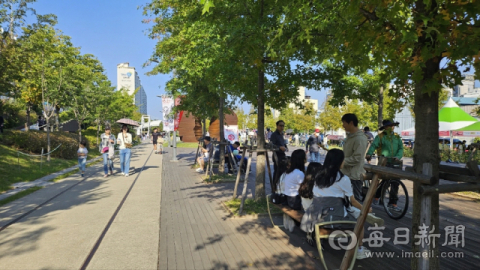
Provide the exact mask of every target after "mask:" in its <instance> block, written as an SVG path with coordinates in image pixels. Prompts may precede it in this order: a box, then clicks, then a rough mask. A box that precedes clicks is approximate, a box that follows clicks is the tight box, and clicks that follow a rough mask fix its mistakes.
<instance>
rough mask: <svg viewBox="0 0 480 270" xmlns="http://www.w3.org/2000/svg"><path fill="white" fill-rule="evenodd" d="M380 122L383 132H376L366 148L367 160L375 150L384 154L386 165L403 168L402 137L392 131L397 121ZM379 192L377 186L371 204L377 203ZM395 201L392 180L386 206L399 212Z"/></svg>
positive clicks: (396, 189)
mask: <svg viewBox="0 0 480 270" xmlns="http://www.w3.org/2000/svg"><path fill="white" fill-rule="evenodd" d="M382 124H383V126H382V127H380V130H383V132H382V133H380V134H378V135H377V136H376V137H375V139H374V140H373V143H372V144H371V145H370V148H369V149H368V152H367V156H366V158H367V160H371V158H372V154H373V152H374V151H375V150H377V155H378V156H379V157H380V156H384V157H386V158H387V167H391V168H396V169H400V170H402V169H403V168H402V166H401V161H400V160H401V159H402V157H403V143H402V138H401V137H400V135H398V134H397V133H395V132H394V131H393V129H394V127H395V126H398V125H399V123H398V122H396V123H394V122H391V121H390V120H384V121H383V122H382ZM399 165H400V166H399ZM383 184H384V181H382V182H381V183H380V185H383ZM380 193H381V188H378V189H377V193H376V194H375V200H374V201H373V204H378V203H379V198H380V195H381V194H380ZM397 201H398V183H394V182H392V184H391V188H390V196H389V202H388V207H389V208H390V209H392V210H393V211H397V212H400V211H402V209H400V208H399V207H398V206H397Z"/></svg>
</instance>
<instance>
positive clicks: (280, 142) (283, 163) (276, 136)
mask: <svg viewBox="0 0 480 270" xmlns="http://www.w3.org/2000/svg"><path fill="white" fill-rule="evenodd" d="M284 129H285V122H284V121H283V120H279V121H277V130H275V132H273V133H272V135H271V136H270V142H271V143H272V144H273V145H275V146H277V147H278V151H276V152H275V154H274V155H273V182H274V185H277V183H278V179H279V178H280V176H281V175H282V174H283V173H284V172H285V171H286V170H287V157H286V155H285V152H286V151H288V149H287V146H286V144H285V139H284V138H283V130H284Z"/></svg>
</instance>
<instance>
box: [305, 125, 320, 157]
mask: <svg viewBox="0 0 480 270" xmlns="http://www.w3.org/2000/svg"><path fill="white" fill-rule="evenodd" d="M321 144H322V140H321V138H320V137H319V136H318V133H317V132H315V133H314V134H313V135H312V136H311V137H310V138H308V141H307V145H306V149H305V151H306V153H307V154H308V152H309V151H310V162H320V153H319V151H320V145H321Z"/></svg>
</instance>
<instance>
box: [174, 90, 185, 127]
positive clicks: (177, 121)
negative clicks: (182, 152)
mask: <svg viewBox="0 0 480 270" xmlns="http://www.w3.org/2000/svg"><path fill="white" fill-rule="evenodd" d="M180 101H181V99H180V97H177V98H176V99H175V106H178V105H180ZM182 116H183V111H180V112H178V113H177V115H175V122H174V126H175V131H176V130H177V129H178V126H179V125H180V121H182Z"/></svg>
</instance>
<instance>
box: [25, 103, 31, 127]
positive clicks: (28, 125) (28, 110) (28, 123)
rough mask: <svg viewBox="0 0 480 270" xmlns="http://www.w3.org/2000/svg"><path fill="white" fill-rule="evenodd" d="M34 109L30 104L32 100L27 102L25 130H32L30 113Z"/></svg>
mask: <svg viewBox="0 0 480 270" xmlns="http://www.w3.org/2000/svg"><path fill="white" fill-rule="evenodd" d="M31 111H32V105H30V102H28V103H27V126H26V127H25V131H29V130H30V113H31Z"/></svg>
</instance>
